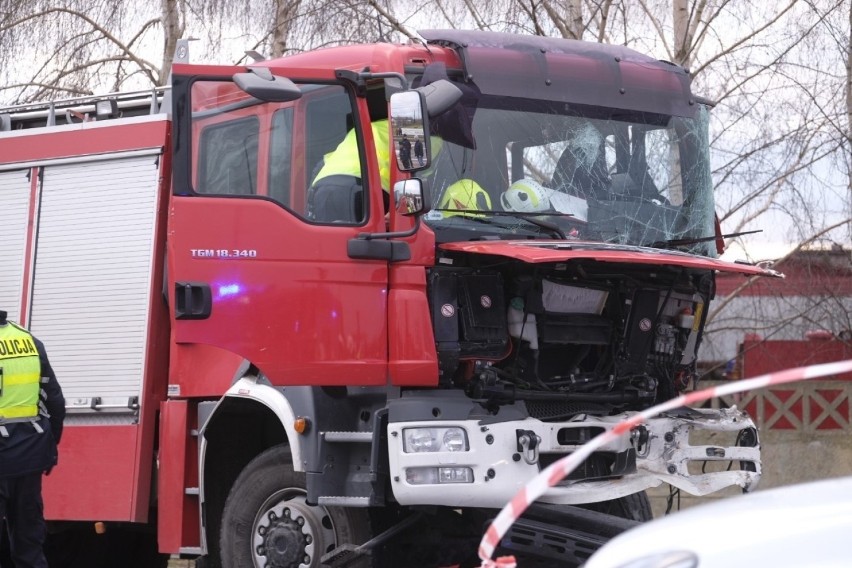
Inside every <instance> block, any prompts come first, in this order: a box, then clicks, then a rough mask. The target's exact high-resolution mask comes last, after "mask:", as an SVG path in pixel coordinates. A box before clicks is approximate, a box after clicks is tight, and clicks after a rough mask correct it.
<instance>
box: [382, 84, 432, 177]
mask: <svg viewBox="0 0 852 568" xmlns="http://www.w3.org/2000/svg"><path fill="white" fill-rule="evenodd" d="M424 108H425V101H424V99H423V95H422V94H420V93H419V92H417V91H404V92H402V93H394V94H392V95H391V98H390V117H391V135H392V136H391V142H392V144H393V150H394V154H395V155H396V163H397V167H398V168H399V170H400V171H403V172H413V171H416V170H422V169H423V168H427V167H429V163H430V159H431V155H430V153H429V138H428V136H427V132H428V131H429V125H428V121H427V119H426V115H425V114H424V112H423V111H424Z"/></svg>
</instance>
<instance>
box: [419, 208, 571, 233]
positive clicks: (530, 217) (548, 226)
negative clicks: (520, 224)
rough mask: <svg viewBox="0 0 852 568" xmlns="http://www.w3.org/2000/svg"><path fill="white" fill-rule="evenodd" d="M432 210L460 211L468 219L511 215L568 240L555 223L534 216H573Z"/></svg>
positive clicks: (454, 210)
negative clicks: (482, 216) (480, 216)
mask: <svg viewBox="0 0 852 568" xmlns="http://www.w3.org/2000/svg"><path fill="white" fill-rule="evenodd" d="M433 211H447V212H450V213H461V214H465V215H464V216H465V217H466V218H468V219H476V218H477V217H476V216H479V215H484V216H486V217H511V218H513V219H521V220H523V221H526V222H528V223H530V224H531V225H535V226H537V227H540V228H542V229H545V230H547V231H549V232H550V233H551V234H552V235H555V236H556V237H557V238H559V239H562V240H568V237H567V236H566V235H565V233H564V232H563V231H562V229H560V228H559V227H558V226H557V225H554V224H553V223H550V222H548V221H542V220H541V219H537V218H536V217H538V216H541V215H551V216H558V217H573V215H571V214H569V213H519V212H517V211H490V210H479V209H474V210H471V209H433Z"/></svg>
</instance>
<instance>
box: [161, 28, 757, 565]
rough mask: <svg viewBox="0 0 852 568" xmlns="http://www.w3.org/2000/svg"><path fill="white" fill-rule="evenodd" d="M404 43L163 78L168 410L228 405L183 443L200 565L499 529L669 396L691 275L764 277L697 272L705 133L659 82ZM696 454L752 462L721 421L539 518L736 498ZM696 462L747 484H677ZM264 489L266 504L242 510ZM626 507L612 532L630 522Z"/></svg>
mask: <svg viewBox="0 0 852 568" xmlns="http://www.w3.org/2000/svg"><path fill="white" fill-rule="evenodd" d="M423 37H424V38H425V39H426V41H427V44H426V45H408V46H393V45H373V46H352V47H345V48H337V49H329V50H321V51H317V52H312V53H307V54H302V55H298V56H294V57H288V58H285V59H281V60H275V61H269V62H260V63H257V64H256V65H254V66H253V67H252V71H250V73H254V76H252V77H251V81H246V80H242V81H240V80H238V81H237V83H236V84H235V83H234V81H233V80H232V76H234V75H235V74H245V73H246V71H245V69H242V68H240V69H229V68H208V67H195V66H176V67H175V79H174V92H173V97H174V114H173V123H174V130H175V144H174V147H175V157H174V177H173V193H174V195H173V198H172V214H171V219H170V234H169V256H168V258H169V268H168V274H169V284H170V291H172V290H173V296H172V298H171V300H172V301H173V302H174V320H173V322H172V337H173V352H172V375H171V378H170V381H169V382H170V385H173V386H174V388H173V392H176V393H179V395H180V396H187V395H190V394H191V395H201V396H205V395H207V396H213V395H216V393H217V390H218V389H220V388H223V387H224V388H228V387H227V385H228V384H230V383H233V384H232V386H230V388H229V389H228V391H227V393H226V394H225V396H224V397H223V398H222V399H221V400H218V401H216V402H210V403H202V404H201V405H200V406H199V414H198V415H199V424H200V425H201V426H202V428H201V468H202V470H201V485H200V489H201V499H202V503H203V511H204V518H203V519H202V522H203V525H204V526H203V535H202V539H203V540H202V544H201V547H202V549H203V551H204V552H207V553H209V554H211V555H212V556H213V557H214V558H218V557H219V555H220V554H221V555H222V556H221V558H222V559H223V561H224V562H225V564H226V565H227V564H228V563H229V562H230V561H234V559H236V558H242V557H245V556H246V555H248V556H250V557H253V558H254V560H255V561H256V562H261V563H262V562H270V563H271V564H270V565H274V566H279V565H280V566H285V565H287V566H289V565H290V564H289V563H288V562H289V561H288V560H287V559H288V558H290V556H288V555H289V554H295V556H294V557H299V558H300V559H301V560H300V561H301V562H304V563H305V564H307V565H315V564H316V562H317V558H318V557H319V556H322V555H324V554H325V555H327V559H328V558H331V557H334V556H335V555H336V554H340V553H341V551H342V545H344V544H345V543H347V542H350V543H352V542H353V539H356V538H366V536H367V535H366V534H361V532H364V531H365V529H364V527H365V526H366V525H365V519H366V514H365V513H366V511H368V510H369V511H371V513H372V515H371V519H372V528H371V530H369V531H367V533H369V534H379V533H380V532H381V531H382V528H383V527H384V526H386V525H387V524H388V521H387V520H382V514H381V511H388V510H393V511H394V513H393V515H387V516H388V517H390V516H394V515H403V516H405V513H404V511H405V507H406V506H414V505H443V506H448V507H455V508H458V507H462V508H471V509H473V510H477V509H479V510H482V509H488V508H496V507H500V506H502V505H503V504H504V503H505V502H506V501H507V500H509V499H511V497H512V496H513V495H514V493H515V492H516V491H517V490H518V489H519V488H520V487H521V486H522V485H523V484H524V483H525V482H526V481H527V480H529V479H530V478H532V477H533V476H534V475H536V474H537V473H538V472H539V471H540V470H541V469H542V468H544V467H546V466H547V465H548V464H549V463H552V462H553V461H555V460H556V459H558V458H559V457H561V456H563V455H565V454H566V453H570V452H572V451H573V450H575V449H576V448H577V447H578V446H579V445H580V444H582V443H583V442H584V441H587V440H588V439H590V438H591V437H593V436H594V435H595V434H597V433H599V432H602V431H604V430H605V429H607V428H609V427H611V425H612V424H614V423H615V422H616V421H618V420H619V419H621V418H622V417H623V416H624V413H629V412H633V411H637V410H641V409H643V408H647V407H648V406H650V405H652V404H653V403H654V402H655V401H660V400H664V399H667V398H671V397H672V396H675V395H676V394H677V393H678V392H679V391H681V390H683V389H685V388H686V387H687V386H688V385H689V384H690V382H691V381H692V380H693V379H694V377H695V367H696V350H697V349H698V347H699V345H700V343H701V335H702V330H703V325H704V321H705V318H706V315H707V307H708V305H709V303H710V301H711V300H712V298H713V295H714V274H715V273H716V271H733V272H739V273H743V274H761V273H763V274H767V273H768V272H767V271H764V270H762V269H759V268H756V267H751V266H744V265H733V264H730V263H726V262H722V261H719V260H716V259H715V258H714V257H715V253H716V242H717V237H718V232H717V228H716V224H715V213H714V206H713V195H712V184H711V178H710V168H709V158H708V135H707V129H708V108H707V106H706V104H704V103H702V102H701V101H700V100H699V99H697V98H696V97H695V96H693V95H692V93H691V92H690V89H689V77H688V75H687V73H686V72H685V71H684V70H683V69H681V68H679V67H676V66H673V65H670V64H667V63H662V62H658V61H655V60H652V59H650V58H647V57H643V56H640V55H638V54H636V53H635V52H633V51H630V50H628V49H625V48H621V47H616V46H606V45H599V44H586V43H582V42H572V41H564V40H552V39H546V38H533V37H520V36H514V35H506V34H492V33H473V32H455V31H453V32H448V31H427V32H423ZM273 77H275V81H276V82H277V83H278V84H277V85H274V84H273V83H274V82H273V81H272V78H273ZM282 79H285V80H288V81H287V83H286V84H283V82H282ZM248 82H250V83H251V85H248V86H247V85H246V83H248ZM264 82H265V83H264ZM448 84H449V85H451V86H453V87H454V88H448V87H447V85H448ZM436 92H438V93H437V94H436ZM411 93H416V96H411ZM438 106H440V107H442V108H437V107H438ZM389 109H390V110H389ZM416 145H421V146H420V148H421V150H418V149H417V147H416ZM424 146H425V148H424ZM347 152H348V154H347ZM335 176H336V178H337V179H335V180H334V181H335V182H338V184H337V188H336V191H338V192H340V193H341V194H342V199H343V201H344V204H343V206H342V207H337V210H340V209H342V210H344V212H343V213H341V212H340V211H337V213H335V214H329V213H328V212H327V211H326V209H327V207H326V206H327V205H328V200H327V199H326V198H324V197H321V196H322V191H323V189H322V182H323V180H326V181H327V178H329V177H335ZM338 198H340V195H338ZM332 209H334V207H332ZM329 215H330V216H329ZM199 358H204V359H205V360H206V362H205V363H204V364H203V368H204V369H205V370H206V373H203V374H202V373H199V372H198V368H199V365H198V363H196V360H197V359H199ZM211 359H214V360H217V361H218V362H220V363H221V364H217V365H215V366H214V365H212V364H211V363H210V360H211ZM696 429H707V430H715V431H730V432H733V433H734V434H737V433H739V432H749V433H750V434H752V435H750V436H739V437H737V438H738V439H739V440H743V439H748V440H750V442H748V443H747V444H745V445H750V446H756V445H757V438H756V433H755V431H754V426H753V424H752V423H751V421H750V420H749V419H748V417H747V416H744V415H742V414H741V413H739V412H736V411H730V412H728V413H720V412H714V411H707V410H687V409H684V411H683V412H681V413H675V414H669V415H667V416H663V417H660V418H657V419H654V420H651V421H649V422H648V423H647V424H646V425H644V426H642V427H641V428H638V429H637V430H636V431H634V433H633V435H632V436H631V437H630V438H629V439H623V440H620V441H619V442H618V443H617V444H614V445H613V447H610V448H606V451H604V452H600V453H599V454H598V455H596V456H594V459H591V460H589V462H588V463H587V466H586V467H585V469H584V470H582V471H581V472H579V473H577V474H576V475H574V476H572V478H571V479H568V480H566V481H565V482H563V483H561V484H560V485H559V486H557V487H555V488H553V489H551V490H550V491H549V492H548V493H547V494H546V495H545V497H544V501H546V502H549V503H558V504H587V503H596V502H603V501H612V500H615V499H618V498H624V497H626V496H631V495H633V496H634V499H633V501H632V502H633V503H634V504H635V503H636V500H635V494H637V493H638V492H641V491H643V490H644V489H646V488H649V487H653V486H656V485H659V484H660V483H662V482H667V483H671V484H672V485H673V486H675V487H679V488H682V489H684V490H687V491H689V492H691V493H694V494H706V493H709V492H712V491H715V490H717V489H720V488H722V487H725V486H729V485H732V484H737V485H740V486H742V487H744V488H749V487H750V486H752V485H753V484H754V483H756V481H757V479H758V478H759V473H760V461H759V452H758V450H757V448H755V447H724V448H722V447H714V448H712V449H713V451H708V450H707V448H705V447H703V446H692V445H690V441H689V434H690V432H692V431H693V430H696ZM734 437H735V436H734ZM732 439H733V437H732ZM732 445H733V444H732ZM285 448H286V449H285ZM258 456H260V457H258ZM722 459H724V460H727V461H731V460H737V461H738V462H739V461H741V462H742V463H745V464H747V467H746V468H745V469H744V470H732V471H725V472H716V473H698V474H696V473H691V472H690V469H689V467H688V466H689V464H690V463H691V462H697V461H701V462H706V461H707V460H722ZM269 464H277V467H278V468H279V469H280V470H281V474H280V476H278V477H276V479H275V480H274V481H271V482H265V483H261V482H260V480H261V479H263V474H264V473H265V472H272V471H273V470H274V468H273V466H270V465H269ZM285 472H286V473H285ZM258 484H260V485H262V489H257V486H258ZM229 493H230V495H228V494H229ZM641 502H642V499H641V498H640V500H639V505H640V507H639V510H638V512H637V511H636V509H635V507H634V512H633V513H623V514H626V515H632V516H635V517H642V516H647V514H648V512H647V503H646V504H645V505H642V503H641ZM628 509H629V507H628ZM291 510H292V512H291ZM400 511H403V512H400ZM290 515H292V516H290ZM285 517H286V518H285ZM295 519H299V520H300V523H299V524H297V523H296V520H295ZM240 522H244V523H247V524H248V525H249V527H250V530H248V531H247V532H245V533H244V534H238V535H231V534H229V533H228V529H226V528H225V527H229V526H232V524H233V523H240ZM220 526H221V527H223V528H222V529H221V530H220V528H219V527H220ZM359 531H360V532H359ZM356 535H357V536H356ZM204 539H206V540H204ZM282 539H283V540H282ZM282 542H286V543H287V545H286V546H285V547H284V548H286V549H287V550H288V551H290V552H287V553H286V554H285V553H284V552H282V550H283V549H281V548H280V547H281V546H283V545H281V543H282ZM360 543H361V541H357V542H354V544H360ZM276 546H278V547H279V548H276ZM293 547H295V548H297V549H298V550H297V552H296V553H293V552H292V549H293ZM374 548H376V550H378V548H379V546H378V545H375V546H374ZM349 552H350V553H351V550H350V551H349ZM366 552H367V548H364V549H358V553H359V554H364V553H366ZM294 565H295V564H294Z"/></svg>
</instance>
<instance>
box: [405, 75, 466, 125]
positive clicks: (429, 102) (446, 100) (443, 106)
mask: <svg viewBox="0 0 852 568" xmlns="http://www.w3.org/2000/svg"><path fill="white" fill-rule="evenodd" d="M415 90H416V91H419V92H421V93H423V98H424V100H425V101H426V112H427V113H428V114H429V118H435V117H436V116H439V115H441V114H443V113H445V112H447V111H448V110H450V108H451V107H452V106H453V105H454V104H456V103H457V102H459V100H460V99H461V98H462V94H463V93H462V91H461V89H459V88H458V87H456V86H455V85H453V84H452V83H451V82H450V81H447V80H446V79H439V80H438V81H435V82H434V83H429V84H428V85H426V86H425V87H418V88H417V89H415Z"/></svg>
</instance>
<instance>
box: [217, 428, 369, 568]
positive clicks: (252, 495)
mask: <svg viewBox="0 0 852 568" xmlns="http://www.w3.org/2000/svg"><path fill="white" fill-rule="evenodd" d="M306 495H307V493H306V491H305V475H304V474H303V473H298V472H295V471H293V460H292V457H291V456H290V450H289V448H288V447H287V446H283V445H282V446H275V447H272V448H270V449H268V450H266V451H265V452H263V453H262V454H260V455H259V456H257V457H256V458H254V459H253V460H252V461H251V462H249V464H248V465H247V466H246V467H245V469H243V471H242V472H241V473H240V475H239V477H237V480H236V482H234V486H233V487H232V488H231V492H230V493H229V494H228V499H227V500H226V501H225V510H224V513H223V515H222V526H221V531H220V539H219V546H220V551H221V555H222V566H227V567H228V568H258V567H268V568H297V567H301V568H305V567H309V568H315V567H319V566H320V559H321V558H322V556H323V555H325V554H326V553H328V552H330V551H331V550H333V549H334V548H335V547H337V546H339V545H341V544H344V543H351V544H355V545H358V544H362V543H364V542H366V541H367V540H368V539H369V538H370V528H369V517H368V514H367V510H366V509H352V508H342V507H322V506H317V505H308V503H307V502H306V500H305V497H306ZM369 560H370V558H369V556H367V557H364V558H361V559H359V561H358V563H355V564H353V566H358V567H366V566H369V565H370V562H369Z"/></svg>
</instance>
